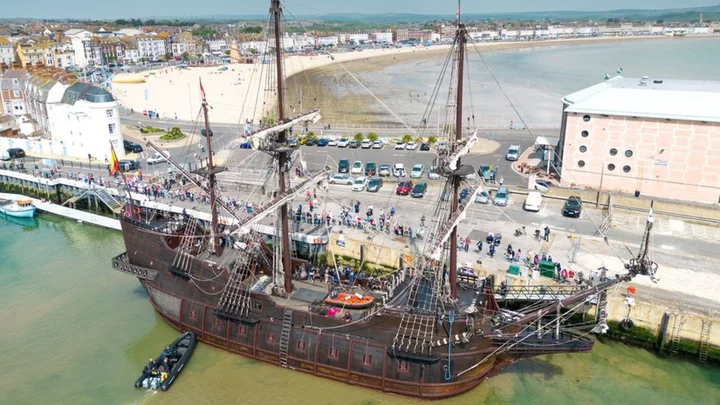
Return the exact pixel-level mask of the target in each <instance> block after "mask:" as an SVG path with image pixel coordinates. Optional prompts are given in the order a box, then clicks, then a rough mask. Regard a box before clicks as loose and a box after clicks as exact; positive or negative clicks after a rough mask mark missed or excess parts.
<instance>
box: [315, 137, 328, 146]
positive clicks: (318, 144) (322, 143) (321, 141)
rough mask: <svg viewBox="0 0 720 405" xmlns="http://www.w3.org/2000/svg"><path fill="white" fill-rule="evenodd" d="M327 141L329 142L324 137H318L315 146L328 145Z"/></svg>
mask: <svg viewBox="0 0 720 405" xmlns="http://www.w3.org/2000/svg"><path fill="white" fill-rule="evenodd" d="M328 143H329V142H328V140H327V139H325V138H320V139H318V141H317V146H318V147H325V146H327V145H328Z"/></svg>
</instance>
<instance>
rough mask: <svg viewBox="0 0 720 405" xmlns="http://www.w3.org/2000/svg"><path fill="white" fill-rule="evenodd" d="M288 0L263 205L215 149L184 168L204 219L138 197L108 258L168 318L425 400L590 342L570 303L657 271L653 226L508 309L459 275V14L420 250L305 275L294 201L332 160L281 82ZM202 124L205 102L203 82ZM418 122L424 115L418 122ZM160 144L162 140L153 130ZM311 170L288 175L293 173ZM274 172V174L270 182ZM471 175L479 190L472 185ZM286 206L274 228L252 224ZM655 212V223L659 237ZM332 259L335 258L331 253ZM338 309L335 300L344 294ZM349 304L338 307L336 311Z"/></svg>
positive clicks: (245, 349)
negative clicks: (547, 296)
mask: <svg viewBox="0 0 720 405" xmlns="http://www.w3.org/2000/svg"><path fill="white" fill-rule="evenodd" d="M282 13H283V10H282V8H281V4H280V1H279V0H272V1H271V2H270V14H271V16H270V24H269V27H270V28H271V29H270V30H269V31H270V34H271V37H270V38H271V43H274V46H271V47H269V48H268V53H270V54H273V55H272V56H273V58H272V60H271V58H268V61H266V62H269V63H267V64H271V65H273V69H274V71H273V77H271V78H269V79H268V80H267V84H268V85H272V86H273V89H274V91H273V93H272V94H274V95H275V96H276V100H274V101H275V103H276V106H275V110H276V113H277V116H276V117H275V119H274V120H272V121H269V120H267V121H265V123H266V125H264V126H261V127H259V128H256V129H255V130H254V131H249V133H247V134H246V137H247V141H248V142H249V143H250V144H251V145H252V146H253V148H255V149H258V150H259V151H261V152H262V153H265V154H267V155H268V156H269V157H270V161H271V162H272V164H271V167H270V168H269V171H270V172H272V173H274V175H273V176H269V177H268V178H272V179H277V184H274V185H271V184H265V185H264V187H263V191H262V192H263V193H264V195H265V196H266V198H265V200H264V201H263V202H262V203H261V204H256V205H255V206H254V207H253V209H252V210H250V209H248V210H244V209H243V210H238V209H236V208H235V207H233V206H231V205H229V204H227V200H226V199H224V198H223V197H222V196H221V195H220V194H221V188H220V187H219V186H218V176H219V175H220V174H221V173H223V172H225V171H227V169H226V168H225V167H221V166H218V165H215V164H214V162H213V144H212V138H211V137H210V136H207V137H206V139H207V152H208V161H207V164H206V165H204V166H203V167H201V168H199V169H197V170H194V171H193V172H192V173H189V172H188V171H186V170H185V168H184V167H183V166H181V165H179V164H177V163H174V162H172V159H171V158H170V156H166V158H167V159H168V160H170V161H171V163H172V164H173V165H176V167H177V170H179V171H180V172H181V173H182V175H183V176H185V177H186V178H187V181H188V182H191V183H193V184H194V185H195V186H196V187H197V188H199V189H200V190H203V191H204V192H206V193H207V194H208V195H209V198H210V216H209V219H208V218H205V219H199V218H195V217H193V216H191V215H188V214H186V213H184V212H183V213H182V214H178V213H175V214H173V213H168V212H165V211H162V210H159V209H153V208H148V207H142V206H139V205H137V204H136V203H135V202H133V201H132V199H130V198H129V199H128V200H127V202H126V205H125V206H124V208H123V215H122V220H121V224H122V233H123V237H124V241H125V246H126V249H127V251H126V252H125V253H123V254H121V255H119V256H117V257H115V258H113V259H112V265H113V268H114V269H116V270H118V271H121V272H124V273H127V274H129V275H131V276H134V277H136V278H137V279H138V281H139V282H140V284H141V285H142V287H143V288H144V290H145V291H146V292H147V297H148V299H149V301H150V303H151V304H152V306H153V307H154V309H155V311H157V313H158V314H159V315H160V316H161V317H162V318H163V319H164V320H165V321H166V322H167V323H168V324H169V325H170V326H172V327H173V328H175V329H177V330H179V331H181V332H188V331H192V332H195V333H196V334H197V336H198V339H199V340H200V341H202V342H203V343H205V344H208V345H211V346H214V347H217V348H220V349H222V350H226V351H229V352H231V353H234V354H237V355H241V356H246V357H249V358H253V359H256V360H259V361H263V362H266V363H269V364H273V365H276V366H279V367H284V368H288V369H291V370H295V371H297V372H303V373H308V374H312V375H316V376H319V377H324V378H328V379H332V380H336V381H340V382H343V383H347V384H352V385H358V386H363V387H367V388H370V389H375V390H379V391H383V392H387V393H392V394H399V395H403V396H408V397H418V398H426V399H437V398H446V397H450V396H453V395H458V394H461V393H464V392H467V391H469V390H471V389H473V388H474V387H476V386H477V385H478V384H480V383H481V382H482V381H484V380H485V379H486V378H487V377H489V376H492V375H493V374H496V373H497V372H499V371H500V370H501V369H503V368H504V367H506V366H508V365H510V364H512V363H514V362H516V361H518V360H519V359H524V358H528V357H532V356H538V355H546V354H558V353H575V352H588V351H590V350H591V349H592V347H593V339H592V338H591V337H590V336H589V334H590V332H589V331H582V330H578V329H575V328H573V327H572V326H571V325H568V324H567V321H568V319H569V317H570V316H571V315H572V313H573V310H575V309H577V308H578V307H580V306H582V305H584V304H585V303H587V302H589V301H590V300H595V301H597V302H598V312H599V317H598V330H599V331H602V330H603V329H605V328H607V326H606V325H605V307H604V302H605V301H604V299H605V291H606V290H608V289H609V288H612V287H614V286H616V285H617V284H618V283H621V282H626V281H629V280H631V279H632V278H633V277H635V276H636V275H647V276H652V275H653V274H654V272H655V269H656V266H655V265H654V263H652V262H651V261H649V259H647V254H646V252H647V250H646V249H647V241H644V243H643V249H641V251H640V253H639V254H638V256H637V257H636V258H635V259H633V260H632V261H630V263H628V264H627V265H626V266H625V269H624V270H623V273H622V274H621V275H616V276H614V277H612V278H610V277H605V271H604V270H603V273H602V277H601V278H600V279H599V280H598V281H595V282H594V283H592V285H588V286H586V288H582V289H578V290H577V291H576V292H575V293H573V294H571V295H567V296H563V297H560V298H558V299H557V300H555V301H546V300H538V301H536V302H530V303H528V304H527V306H526V307H523V308H515V309H513V310H508V309H503V308H500V306H499V305H498V302H497V300H496V296H495V293H496V291H497V290H496V288H497V285H496V282H495V279H494V278H493V277H492V276H491V277H479V276H477V275H472V274H469V275H468V274H462V273H461V274H458V257H457V255H458V246H457V244H458V230H457V227H458V224H459V223H460V222H461V221H462V220H463V219H464V218H465V216H466V211H467V209H468V203H472V201H474V199H475V198H474V196H475V195H476V194H477V193H478V192H479V190H481V187H482V182H481V181H480V180H476V181H474V182H470V183H469V182H468V181H467V180H466V178H467V175H468V174H470V173H474V172H475V169H474V168H472V167H470V166H468V165H464V164H463V163H462V157H463V156H464V155H466V154H467V153H468V151H469V150H470V147H471V146H472V144H473V143H474V142H475V140H476V139H477V135H476V133H469V131H464V129H466V128H465V125H464V122H463V101H464V97H463V96H464V94H463V93H464V92H463V87H464V85H463V78H464V76H465V73H464V70H463V69H464V68H465V64H466V62H467V55H466V51H467V48H468V42H467V41H468V33H467V31H466V28H465V26H464V24H462V23H461V22H460V21H459V19H458V24H457V31H456V35H455V39H454V44H453V47H452V49H451V50H450V51H449V55H448V59H447V61H446V66H445V67H444V70H446V69H449V71H451V72H452V80H451V83H450V88H451V90H450V92H449V93H448V94H449V95H448V100H449V103H448V105H450V106H452V108H451V109H448V110H447V111H450V110H451V111H452V114H453V115H454V117H453V118H454V123H453V125H451V128H452V130H451V131H450V132H451V134H450V136H448V138H449V142H448V148H447V149H445V150H443V151H439V152H437V158H436V166H437V167H438V172H439V173H440V174H441V175H442V176H443V177H444V182H445V185H444V187H445V191H446V192H448V193H449V195H450V198H438V201H436V202H434V218H436V219H437V220H436V221H433V222H432V223H431V224H430V225H429V226H428V228H427V229H426V234H427V237H425V238H424V239H423V243H422V245H423V246H422V247H421V248H420V250H419V251H418V252H416V254H415V255H413V259H412V261H411V262H409V263H407V262H406V263H403V265H402V266H399V268H398V269H397V270H396V271H395V272H394V273H392V274H387V275H385V276H383V277H382V282H379V283H375V284H374V285H373V284H371V283H368V280H367V279H365V280H362V281H358V280H357V279H355V280H353V281H354V282H350V280H347V279H345V277H344V275H343V274H341V273H340V272H339V271H338V270H337V267H335V268H334V269H333V270H332V271H333V273H334V274H335V277H333V278H334V279H339V280H340V281H339V282H338V283H335V284H330V285H328V284H325V283H312V282H309V281H302V280H300V279H299V278H298V277H295V276H294V275H295V274H297V271H298V270H297V269H298V268H300V267H303V266H307V265H308V263H307V262H306V261H304V260H303V259H301V258H298V257H293V253H292V252H293V249H292V248H291V244H292V243H295V242H294V241H293V240H292V232H291V228H292V226H293V225H292V223H291V218H290V212H289V211H290V208H289V207H290V205H291V204H292V202H293V201H305V200H304V197H305V195H309V193H313V192H314V193H317V194H318V195H323V194H327V193H328V189H329V186H328V177H329V174H330V169H329V168H324V169H320V170H317V171H315V172H309V171H307V170H305V169H303V168H302V164H301V162H299V161H298V159H297V158H296V154H295V153H294V152H295V150H296V148H297V146H291V145H290V143H289V142H288V134H289V131H290V128H291V127H293V126H296V127H297V126H301V125H304V123H306V122H308V121H315V120H317V118H318V111H317V110H312V111H309V112H301V113H299V114H296V115H293V116H289V115H288V114H287V111H289V109H288V108H287V106H286V101H287V100H286V93H285V91H286V89H285V84H284V72H283V69H284V63H283V62H284V57H283V54H282V52H283V46H282V44H281V41H282V32H281V16H282ZM202 108H203V111H204V117H205V130H206V133H208V134H209V133H211V132H210V127H209V124H208V103H207V101H206V100H205V93H204V92H203V104H202ZM422 125H423V124H420V126H422ZM148 144H149V145H150V146H151V147H153V148H156V150H157V151H158V153H161V154H164V152H163V151H162V150H161V149H160V148H157V147H156V146H155V145H154V144H153V143H152V142H148ZM297 172H303V176H302V177H301V179H299V180H297V181H294V184H291V181H290V180H291V175H292V174H293V173H297ZM271 186H275V187H271ZM461 187H465V188H467V189H468V190H469V191H468V195H467V196H466V198H464V199H462V201H463V202H461V201H460V200H461V199H460V198H459V195H460V190H461ZM268 218H274V219H275V224H276V227H275V232H274V236H271V237H269V238H268V237H267V236H265V235H264V234H261V233H260V232H258V231H257V224H258V223H259V222H260V221H261V220H263V219H265V220H267V219H268ZM651 226H652V220H651V218H650V219H649V220H648V227H647V230H646V235H645V238H646V240H647V238H648V237H649V232H650V228H651ZM331 263H332V261H331ZM333 308H334V309H333ZM336 311H341V313H340V314H338V316H328V315H329V313H334V312H336Z"/></svg>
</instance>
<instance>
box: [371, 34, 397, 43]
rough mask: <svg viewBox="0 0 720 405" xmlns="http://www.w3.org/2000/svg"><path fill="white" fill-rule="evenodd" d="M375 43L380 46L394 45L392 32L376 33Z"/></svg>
mask: <svg viewBox="0 0 720 405" xmlns="http://www.w3.org/2000/svg"><path fill="white" fill-rule="evenodd" d="M375 41H377V42H378V43H380V44H383V43H385V44H392V43H393V39H392V32H376V33H375Z"/></svg>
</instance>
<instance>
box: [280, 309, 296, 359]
mask: <svg viewBox="0 0 720 405" xmlns="http://www.w3.org/2000/svg"><path fill="white" fill-rule="evenodd" d="M292 318H293V311H292V309H290V308H285V313H284V314H283V325H282V332H281V333H280V365H281V366H283V367H287V357H288V345H289V344H290V331H291V330H292Z"/></svg>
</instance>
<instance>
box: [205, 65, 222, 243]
mask: <svg viewBox="0 0 720 405" xmlns="http://www.w3.org/2000/svg"><path fill="white" fill-rule="evenodd" d="M200 93H201V94H202V109H203V116H204V118H205V141H206V143H207V152H208V164H207V179H208V192H209V194H210V216H211V221H212V224H211V228H210V241H211V242H210V246H212V252H213V254H215V255H217V256H219V255H220V253H221V252H220V243H219V239H218V235H217V231H218V213H217V196H216V195H215V185H216V184H217V178H216V177H215V171H214V169H215V165H214V164H213V150H212V141H211V139H212V138H211V136H210V133H211V132H210V121H209V120H208V103H207V98H206V97H205V89H203V85H202V79H200Z"/></svg>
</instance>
